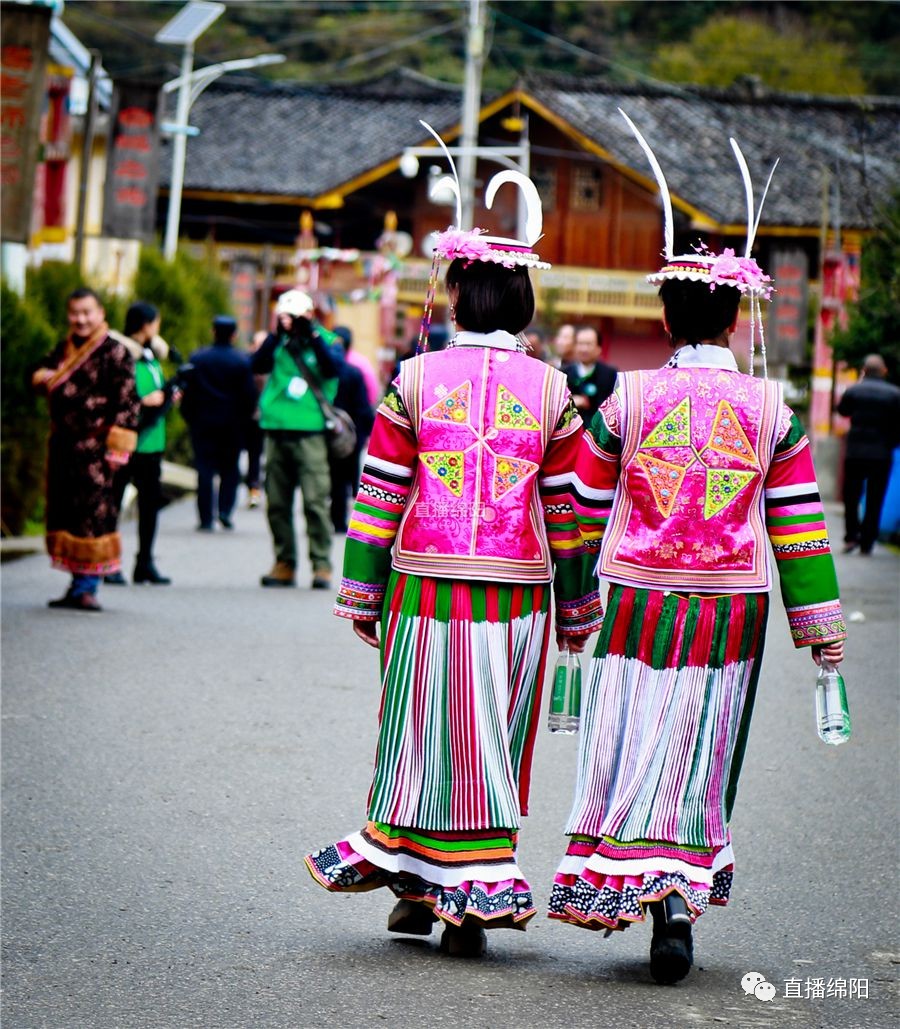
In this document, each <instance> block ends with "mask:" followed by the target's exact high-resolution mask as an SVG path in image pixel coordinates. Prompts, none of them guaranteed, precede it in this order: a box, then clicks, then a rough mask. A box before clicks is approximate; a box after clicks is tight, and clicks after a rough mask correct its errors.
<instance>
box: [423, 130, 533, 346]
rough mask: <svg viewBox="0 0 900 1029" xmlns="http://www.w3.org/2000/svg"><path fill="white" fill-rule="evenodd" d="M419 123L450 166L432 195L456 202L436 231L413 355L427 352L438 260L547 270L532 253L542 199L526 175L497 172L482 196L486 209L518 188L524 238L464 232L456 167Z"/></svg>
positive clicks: (438, 268)
mask: <svg viewBox="0 0 900 1029" xmlns="http://www.w3.org/2000/svg"><path fill="white" fill-rule="evenodd" d="M419 124H420V125H421V126H422V127H423V128H424V129H425V130H426V131H427V132H428V133H429V134H430V135H431V136H432V137H433V138H434V139H435V140H436V141H437V144H438V146H439V147H440V148H441V150H442V151H443V154H444V157H446V158H447V162H448V164H449V165H450V171H451V173H452V174H451V175H443V176H442V177H441V178H439V179H438V180H437V181H436V182H435V183H434V184H433V186H432V187H431V194H430V195H431V196H434V195H435V194H436V193H438V192H440V191H442V190H447V189H449V190H450V191H451V192H452V193H453V196H454V199H455V201H456V221H455V224H453V225H451V226H450V227H449V228H448V229H447V230H446V231H444V232H438V233H436V235H435V240H434V256H433V258H432V261H431V274H430V275H429V276H428V291H427V293H426V295H425V310H424V312H423V315H422V326H421V328H420V330H419V340H418V343H417V344H416V353H417V354H420V353H422V352H423V351H424V350H427V349H428V334H429V331H430V329H431V315H432V312H433V310H434V294H435V291H436V289H437V282H438V274H439V272H440V268H441V261H442V260H447V261H455V260H457V259H462V260H464V261H465V262H466V267H468V266H469V265H470V264H471V263H472V262H473V261H483V262H484V263H486V264H500V265H503V267H504V268H516V267H525V268H550V267H551V265H550V264H549V263H548V262H547V261H542V260H541V259H540V257H539V256H538V255H537V254H536V253H535V252H534V250H533V247H534V246H535V244H536V243H537V242H538V240H539V239H540V238H541V230H542V228H543V224H544V214H543V211H542V210H541V198H540V196H538V191H537V188H536V187H535V185H534V183H533V182H532V181H531V179H529V178H528V176H527V175H523V174H522V172H517V171H502V172H498V173H497V174H496V175H495V176H494V177H493V178H492V179H491V180H490V182H488V184H487V188H486V189H485V193H484V205H485V207H487V209H488V210H490V209H491V207H492V206H493V203H494V197H496V195H497V190H498V189H500V187H501V186H503V185H505V184H506V183H512V184H513V185H515V186H517V187H518V188H519V189H520V190H521V191H522V195H523V196H524V197H525V204H526V216H525V239H524V240H522V239H515V238H513V237H512V236H490V235H488V234H487V232H486V230H484V229H463V228H460V225H461V223H462V191H461V190H460V186H459V176H458V175H457V174H456V165H455V164H454V162H453V157H452V155H451V153H450V151H449V150H448V149H447V146H446V144H445V143H444V141H443V140H442V139H441V137H440V136H439V135H438V134H437V132H435V130H434V129H433V128H432V127H431V126H430V125H429V124H428V123H427V122H424V121H420V122H419Z"/></svg>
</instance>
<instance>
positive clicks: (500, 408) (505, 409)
mask: <svg viewBox="0 0 900 1029" xmlns="http://www.w3.org/2000/svg"><path fill="white" fill-rule="evenodd" d="M494 425H495V426H496V427H497V428H498V429H525V430H527V431H536V432H537V431H540V428H541V426H540V424H539V423H538V421H537V419H536V418H535V417H534V415H533V414H532V413H531V412H530V411H529V410H528V408H527V407H526V406H525V405H524V404H523V403H522V401H521V400H519V398H518V397H517V396H516V395H515V394H514V393H512V392H511V391H510V390H508V389H507V388H506V386H500V387H499V389H498V390H497V407H496V409H495V411H494Z"/></svg>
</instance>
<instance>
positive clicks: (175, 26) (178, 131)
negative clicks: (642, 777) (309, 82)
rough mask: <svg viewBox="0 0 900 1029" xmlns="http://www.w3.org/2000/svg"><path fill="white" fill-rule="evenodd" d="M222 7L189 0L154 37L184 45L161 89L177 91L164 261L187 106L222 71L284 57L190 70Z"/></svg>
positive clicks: (174, 235) (170, 250) (173, 228)
mask: <svg viewBox="0 0 900 1029" xmlns="http://www.w3.org/2000/svg"><path fill="white" fill-rule="evenodd" d="M224 10H225V5H224V4H221V3H211V2H207V0H192V2H191V3H189V4H188V5H187V6H186V7H184V8H182V9H181V11H179V12H178V14H176V15H175V17H174V18H172V20H171V21H169V22H167V23H166V24H165V25H164V26H163V27H162V28H161V29H160V30H159V32H157V34H156V36H155V37H154V38H155V39H156V41H157V42H158V43H171V44H174V45H181V46H183V47H184V50H183V52H182V55H181V74H180V75H179V76H178V78H177V79H173V80H172V81H171V82H167V83H166V84H165V85H164V86H163V92H166V93H170V92H172V90H173V89H177V90H178V102H177V105H176V108H175V121H174V122H170V123H167V124H166V125H165V126H164V128H165V129H166V130H167V131H168V132H169V134H170V135H171V136H172V137H173V141H172V180H171V183H170V186H169V208H168V210H167V212H166V235H165V239H164V242H163V254H164V256H165V258H166V260H167V261H171V260H172V259H173V258H174V257H175V250H176V248H177V246H178V226H179V223H180V221H181V194H182V190H183V188H184V164H185V157H186V156H187V137H188V136H189V135H196V132H197V130H196V129H191V127H190V126H189V125H188V114H189V113H190V110H191V105H192V104H193V102H194V101H195V100H196V99H197V97H198V96H199V95H200V94H201V93H202V92H203V90H204V89H206V87H207V86H208V85H209V84H210V83H211V82H214V81H215V80H216V79H217V78H218V77H219V76H220V75H224V74H225V73H226V72H229V71H238V70H239V69H242V68H256V67H259V66H260V65H263V64H280V63H281V62H282V61H283V60H284V59H285V58H284V56H283V55H282V54H261V55H260V56H258V57H247V58H241V59H239V60H236V61H224V62H223V63H222V64H215V65H212V66H210V67H207V68H200V69H198V70H197V71H194V42H195V41H196V40H197V38H198V37H199V36H200V35H202V34H203V33H204V32H205V31H206V30H207V29H208V28H209V26H210V25H212V23H213V22H214V21H215V20H216V18H218V17H219V15H220V14H222V12H223V11H224Z"/></svg>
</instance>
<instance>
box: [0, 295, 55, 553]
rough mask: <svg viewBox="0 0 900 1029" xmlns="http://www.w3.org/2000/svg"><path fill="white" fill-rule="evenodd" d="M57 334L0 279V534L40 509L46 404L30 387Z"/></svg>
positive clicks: (18, 529)
mask: <svg viewBox="0 0 900 1029" xmlns="http://www.w3.org/2000/svg"><path fill="white" fill-rule="evenodd" d="M56 341H57V334H56V333H55V332H54V330H53V327H52V326H51V325H50V324H49V322H48V321H47V319H46V317H45V315H44V311H43V309H42V308H41V307H39V306H38V305H37V304H35V303H33V302H32V301H31V300H30V299H23V298H22V297H20V296H18V295H17V294H16V293H15V292H13V290H11V289H10V288H9V287H8V286H7V285H6V283H5V282H0V388H2V392H3V407H2V414H0V489H2V505H0V506H2V518H3V525H2V528H3V534H4V535H13V536H18V535H20V534H21V533H22V532H23V531H24V529H25V526H26V523H27V522H28V520H29V518H33V517H37V516H39V515H40V512H41V505H42V503H43V494H44V450H45V447H46V445H47V405H46V402H45V401H43V400H36V397H35V394H34V393H33V392H32V389H31V372H32V370H33V366H34V365H36V364H37V362H38V361H39V360H40V359H41V358H42V357H43V356H44V355H45V354H46V353H48V351H50V350H52V349H53V346H54V345H55V343H56Z"/></svg>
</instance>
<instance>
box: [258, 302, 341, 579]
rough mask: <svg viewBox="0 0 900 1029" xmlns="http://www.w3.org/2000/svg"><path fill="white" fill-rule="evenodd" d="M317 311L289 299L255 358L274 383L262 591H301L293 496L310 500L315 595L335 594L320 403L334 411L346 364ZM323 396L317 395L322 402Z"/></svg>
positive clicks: (263, 416) (265, 410) (263, 418)
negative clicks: (268, 542)
mask: <svg viewBox="0 0 900 1029" xmlns="http://www.w3.org/2000/svg"><path fill="white" fill-rule="evenodd" d="M313 313H314V304H313V301H312V299H311V298H310V297H309V296H307V294H306V293H303V292H302V291H301V290H298V289H292V290H288V292H287V293H284V294H283V295H282V296H281V297H280V298H279V300H278V303H277V304H276V306H275V316H276V318H277V325H276V329H275V332H274V333H272V334H271V335H270V336H268V337H267V339H266V340H265V342H264V343H263V344H262V346H260V348H259V349H258V350H257V351H256V352H255V353H254V354H253V357H252V361H251V367H252V369H253V372H254V374H256V375H264V374H268V375H269V380H268V382H267V383H266V387H265V389H264V390H263V393H262V396H261V397H260V399H259V411H260V425H261V427H262V428H263V430H264V431H265V433H266V506H267V513H268V518H269V529H270V530H271V533H272V541H273V544H274V548H275V564H274V566H273V567H272V570H271V571H270V572H269V573H268V574H266V575H264V576H263V577H262V578H261V580H260V583H261V585H263V586H294V585H295V584H296V569H297V541H296V537H295V533H294V494H295V492H296V490H297V488H298V487H299V488H300V492H301V493H302V495H303V513H304V515H305V517H306V528H307V533H308V535H309V560H310V563H311V565H312V570H313V578H312V588H313V589H328V588H329V587H330V586H331V537H332V527H331V516H330V502H331V477H330V474H329V469H328V447H327V442H326V432H327V429H328V422H327V419H326V416H325V414H324V413H323V411H322V404H321V402H320V399H319V396H321V397H323V398H324V399H325V401H326V403H327V404H329V405H330V404H333V403H334V398H335V394H336V393H337V387H338V378H337V377H338V372H339V364H338V361H339V358H336V357H335V356H334V355H333V354H332V353H331V352H330V351H329V348H328V346H327V344H326V341H325V340H324V339H323V337H322V335H321V334H320V331H319V328H318V326H317V325H316V324H315V322H314V321H313ZM317 394H318V395H317Z"/></svg>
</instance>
